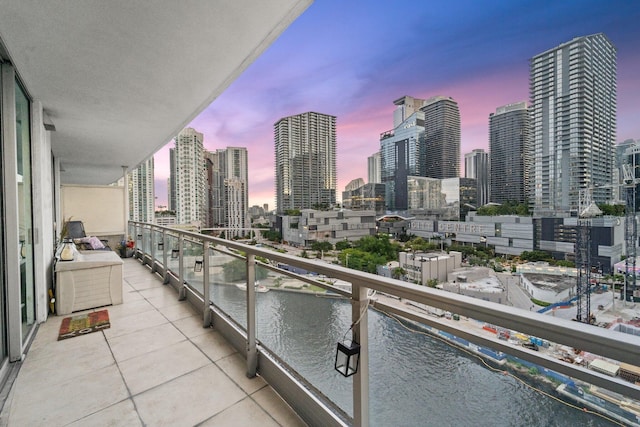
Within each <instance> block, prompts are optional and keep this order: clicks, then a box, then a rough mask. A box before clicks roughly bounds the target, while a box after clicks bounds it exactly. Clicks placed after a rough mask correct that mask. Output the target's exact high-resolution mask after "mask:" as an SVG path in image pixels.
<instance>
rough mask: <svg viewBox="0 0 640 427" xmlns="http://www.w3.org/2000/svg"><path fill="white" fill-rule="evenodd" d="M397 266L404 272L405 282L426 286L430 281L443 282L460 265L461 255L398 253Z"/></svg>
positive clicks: (458, 253) (451, 253) (450, 253)
mask: <svg viewBox="0 0 640 427" xmlns="http://www.w3.org/2000/svg"><path fill="white" fill-rule="evenodd" d="M398 263H399V264H398V265H399V267H400V268H402V269H403V270H404V271H405V277H406V280H407V281H409V282H413V283H417V284H420V285H427V284H428V282H429V281H430V280H437V281H438V283H441V282H445V281H446V280H447V277H448V275H449V274H450V273H451V272H452V271H453V270H455V269H456V268H460V266H461V265H462V253H461V252H455V251H451V252H449V253H448V254H446V253H421V252H415V253H414V252H400V253H399V254H398Z"/></svg>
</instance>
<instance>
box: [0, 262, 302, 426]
mask: <svg viewBox="0 0 640 427" xmlns="http://www.w3.org/2000/svg"><path fill="white" fill-rule="evenodd" d="M123 276H124V277H123V297H124V303H123V304H122V305H116V306H110V307H106V308H107V309H108V311H109V317H110V321H111V327H110V328H109V329H106V330H104V331H102V332H95V333H92V334H88V335H85V336H80V337H75V338H72V339H66V340H62V341H57V337H58V331H59V329H60V323H61V320H62V316H52V317H50V318H49V319H48V320H47V322H45V323H43V324H41V325H40V327H39V329H38V331H37V335H36V338H35V339H34V341H33V343H32V345H31V348H30V349H29V352H28V355H27V357H26V359H25V360H24V362H23V364H22V367H21V369H20V372H19V374H18V377H17V379H16V381H15V383H14V385H13V388H12V391H11V393H10V395H9V397H8V399H7V401H6V403H5V406H4V410H3V412H2V415H1V416H0V424H1V425H9V426H27V425H28V426H37V425H49V426H61V425H69V424H73V425H123V426H125V425H126V426H136V425H138V426H142V425H148V426H153V425H195V424H197V423H203V424H202V425H237V426H242V425H245V426H252V425H260V426H278V425H281V426H303V425H305V423H304V422H303V421H302V420H301V419H300V418H299V417H298V416H297V415H296V413H295V412H294V411H293V410H291V408H290V407H289V406H288V405H287V404H286V403H285V402H284V401H283V400H282V399H281V398H280V397H279V396H278V394H277V393H275V392H274V390H273V389H272V388H271V387H270V386H269V385H268V384H266V382H265V381H264V380H263V379H262V378H260V377H255V378H252V379H249V378H247V376H246V374H245V368H244V365H245V362H244V359H243V356H242V355H241V354H240V353H239V352H238V351H237V350H236V349H234V348H233V347H232V346H230V345H229V344H228V343H227V342H226V341H225V339H224V338H223V337H222V336H221V335H220V334H219V333H218V332H216V331H215V330H213V329H211V328H203V326H202V318H201V316H200V314H199V313H197V312H196V311H195V310H194V309H193V307H192V306H191V305H190V304H189V303H188V302H185V301H179V300H178V295H177V293H176V292H175V290H174V289H172V288H171V287H167V286H164V285H163V282H162V279H161V278H160V277H159V276H154V275H152V274H151V273H150V272H149V269H148V268H147V267H145V266H143V265H142V264H141V263H140V262H139V261H138V260H135V259H133V258H130V259H127V260H125V264H124V274H123ZM89 311H92V310H89ZM74 314H77V313H74ZM34 402H37V404H34Z"/></svg>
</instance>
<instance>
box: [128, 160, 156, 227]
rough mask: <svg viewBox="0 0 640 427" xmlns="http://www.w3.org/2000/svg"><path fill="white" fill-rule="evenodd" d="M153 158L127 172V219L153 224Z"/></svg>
mask: <svg viewBox="0 0 640 427" xmlns="http://www.w3.org/2000/svg"><path fill="white" fill-rule="evenodd" d="M153 171H154V169H153V156H152V157H150V158H149V159H147V160H145V161H144V162H142V163H140V165H139V166H138V167H137V168H135V169H134V170H132V171H131V172H129V182H128V183H129V219H130V220H132V221H142V222H154V217H155V199H156V198H155V186H154V182H153V177H154V175H153Z"/></svg>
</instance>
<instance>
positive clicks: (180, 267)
mask: <svg viewBox="0 0 640 427" xmlns="http://www.w3.org/2000/svg"><path fill="white" fill-rule="evenodd" d="M178 281H179V283H180V289H179V292H178V300H180V301H184V300H185V299H186V298H187V290H186V289H185V287H184V286H185V281H184V234H182V233H180V235H179V237H178Z"/></svg>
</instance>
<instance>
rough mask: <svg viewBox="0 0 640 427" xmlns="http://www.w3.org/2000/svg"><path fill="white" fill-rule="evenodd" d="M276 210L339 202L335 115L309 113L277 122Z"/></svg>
mask: <svg viewBox="0 0 640 427" xmlns="http://www.w3.org/2000/svg"><path fill="white" fill-rule="evenodd" d="M274 142H275V163H276V166H275V169H276V170H275V172H276V174H275V175H276V209H277V212H278V213H284V212H286V211H287V210H289V209H310V208H319V207H330V206H333V205H335V203H336V180H337V178H336V117H335V116H331V115H328V114H321V113H314V112H307V113H302V114H297V115H294V116H289V117H284V118H282V119H280V120H278V121H277V122H276V123H275V124H274Z"/></svg>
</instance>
